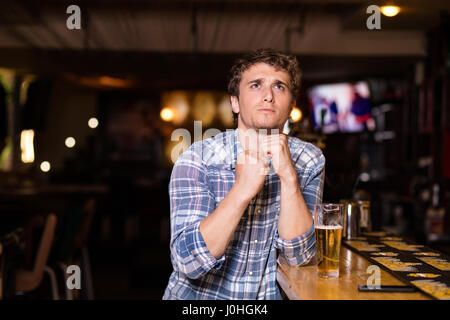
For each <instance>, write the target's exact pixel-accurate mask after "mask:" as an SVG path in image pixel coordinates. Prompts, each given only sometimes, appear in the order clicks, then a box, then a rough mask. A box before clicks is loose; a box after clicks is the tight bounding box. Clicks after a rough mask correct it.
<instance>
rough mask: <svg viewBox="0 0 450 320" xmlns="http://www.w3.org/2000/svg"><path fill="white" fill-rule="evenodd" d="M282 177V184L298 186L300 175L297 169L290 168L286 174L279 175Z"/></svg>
mask: <svg viewBox="0 0 450 320" xmlns="http://www.w3.org/2000/svg"><path fill="white" fill-rule="evenodd" d="M278 177H279V178H280V182H281V185H284V186H287V187H293V188H296V187H298V176H297V172H296V171H295V169H292V170H289V171H287V172H286V173H284V174H280V175H278Z"/></svg>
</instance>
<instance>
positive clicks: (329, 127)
mask: <svg viewBox="0 0 450 320" xmlns="http://www.w3.org/2000/svg"><path fill="white" fill-rule="evenodd" d="M308 98H309V101H310V107H311V118H312V124H313V128H314V131H319V130H320V129H321V128H322V132H323V133H335V132H361V131H364V130H366V129H368V128H369V129H370V128H371V123H373V120H371V118H372V116H371V106H370V90H369V86H368V85H367V83H366V82H363V81H360V82H355V83H335V84H323V85H317V86H314V87H312V88H311V89H309V90H308Z"/></svg>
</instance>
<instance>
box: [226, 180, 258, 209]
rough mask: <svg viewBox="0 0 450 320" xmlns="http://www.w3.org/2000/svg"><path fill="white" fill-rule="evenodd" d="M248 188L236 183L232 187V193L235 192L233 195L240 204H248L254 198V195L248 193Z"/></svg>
mask: <svg viewBox="0 0 450 320" xmlns="http://www.w3.org/2000/svg"><path fill="white" fill-rule="evenodd" d="M247 192H248V190H244V189H243V188H241V186H240V185H238V184H234V186H233V187H232V188H231V190H230V193H232V194H233V197H234V199H235V200H236V201H238V202H239V204H244V205H248V204H249V202H250V201H251V200H252V199H253V197H254V196H252V195H251V194H248V193H247Z"/></svg>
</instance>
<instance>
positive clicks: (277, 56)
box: [228, 49, 301, 123]
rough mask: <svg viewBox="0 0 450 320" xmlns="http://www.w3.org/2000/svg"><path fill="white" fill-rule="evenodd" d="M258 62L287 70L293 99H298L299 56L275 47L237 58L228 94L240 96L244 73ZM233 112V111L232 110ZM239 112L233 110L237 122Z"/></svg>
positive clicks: (231, 74) (232, 69) (232, 68)
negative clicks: (274, 48)
mask: <svg viewBox="0 0 450 320" xmlns="http://www.w3.org/2000/svg"><path fill="white" fill-rule="evenodd" d="M257 63H266V64H268V65H270V66H272V67H274V68H275V69H277V70H283V71H286V72H287V73H288V75H289V77H290V83H289V84H288V85H289V90H290V92H291V95H292V101H294V100H296V99H297V97H298V93H299V90H300V80H301V71H300V67H299V66H298V61H297V58H296V57H295V56H294V55H288V54H284V53H282V52H280V51H276V50H273V49H258V50H256V51H253V52H250V53H248V54H246V55H245V56H243V57H241V58H239V59H237V60H236V61H235V63H234V65H233V66H232V67H231V70H230V76H229V80H228V94H229V95H230V96H235V97H237V98H239V84H240V83H241V79H242V74H243V73H244V71H246V70H247V69H249V68H250V67H251V66H253V65H255V64H257ZM232 112H233V111H232ZM237 117H238V115H237V113H234V112H233V118H234V121H235V123H237Z"/></svg>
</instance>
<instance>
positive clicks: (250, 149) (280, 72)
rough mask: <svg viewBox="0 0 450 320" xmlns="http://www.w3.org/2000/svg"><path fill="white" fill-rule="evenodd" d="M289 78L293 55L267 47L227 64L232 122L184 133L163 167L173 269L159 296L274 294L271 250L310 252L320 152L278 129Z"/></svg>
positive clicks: (297, 255)
mask: <svg viewBox="0 0 450 320" xmlns="http://www.w3.org/2000/svg"><path fill="white" fill-rule="evenodd" d="M299 86H300V71H299V68H298V62H297V60H296V58H295V57H293V56H288V55H285V54H282V53H279V52H276V51H273V50H267V49H260V50H257V51H255V52H253V53H250V54H249V55H247V56H245V57H243V58H242V59H240V60H238V61H237V63H236V64H235V65H234V66H233V67H232V69H231V79H230V82H229V85H228V91H229V94H230V99H231V105H232V109H233V113H234V114H235V115H236V116H237V129H235V130H230V131H227V132H222V133H220V134H217V135H216V136H215V137H213V138H210V139H205V140H203V141H200V142H196V143H194V144H193V145H191V147H190V148H188V149H187V150H186V151H185V152H184V153H183V154H181V155H180V157H179V158H178V160H177V161H176V163H175V165H174V168H173V171H172V176H171V180H170V184H169V194H170V205H171V242H170V249H171V259H172V264H173V267H174V271H173V273H172V275H171V276H170V280H169V284H168V286H167V288H166V291H165V293H164V297H163V299H281V294H280V291H279V289H278V286H277V284H276V268H277V256H278V255H281V256H282V257H283V258H284V259H285V261H286V262H287V263H289V264H291V265H301V264H305V263H307V262H308V261H309V260H310V259H311V257H312V256H313V255H314V254H315V236H314V226H313V218H312V210H313V206H314V204H315V203H320V202H321V199H322V190H323V179H324V163H325V159H324V157H323V155H322V152H321V151H320V149H318V148H316V147H315V146H313V145H311V144H309V143H305V142H303V141H301V140H300V139H297V138H294V137H287V136H286V135H284V134H282V133H281V132H282V131H281V130H282V128H283V125H284V123H285V122H286V120H287V119H288V117H289V115H290V112H291V110H292V108H293V106H294V104H295V99H296V97H297V94H298V89H299Z"/></svg>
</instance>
